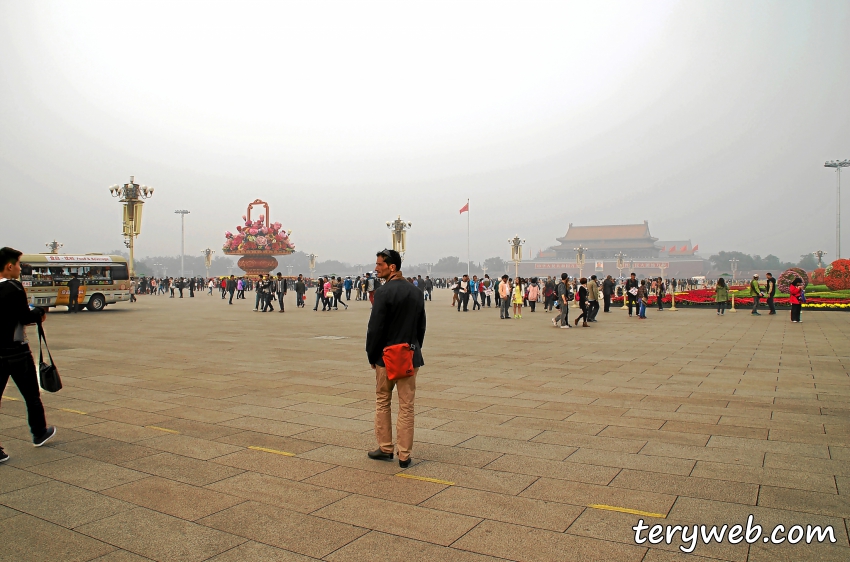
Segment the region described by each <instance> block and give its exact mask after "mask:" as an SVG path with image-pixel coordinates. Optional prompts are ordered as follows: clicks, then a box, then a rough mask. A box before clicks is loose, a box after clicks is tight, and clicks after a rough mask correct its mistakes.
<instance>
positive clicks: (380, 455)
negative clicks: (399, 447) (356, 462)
mask: <svg viewBox="0 0 850 562" xmlns="http://www.w3.org/2000/svg"><path fill="white" fill-rule="evenodd" d="M367 454H368V455H369V458H370V459H373V460H376V461H391V460H393V454H392V453H385V452H383V451H382V450H380V449H375V450H374V451H369V452H368V453H367Z"/></svg>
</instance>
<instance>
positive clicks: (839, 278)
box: [824, 260, 850, 291]
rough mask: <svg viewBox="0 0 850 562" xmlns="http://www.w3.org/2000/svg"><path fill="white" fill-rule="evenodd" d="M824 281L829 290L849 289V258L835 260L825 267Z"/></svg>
mask: <svg viewBox="0 0 850 562" xmlns="http://www.w3.org/2000/svg"><path fill="white" fill-rule="evenodd" d="M824 283H825V284H826V286H827V287H829V290H830V291H840V290H842V289H850V260H835V261H834V262H832V263H831V264H830V266H829V267H827V268H826V271H825V273H824Z"/></svg>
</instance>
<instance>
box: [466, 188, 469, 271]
mask: <svg viewBox="0 0 850 562" xmlns="http://www.w3.org/2000/svg"><path fill="white" fill-rule="evenodd" d="M466 276H467V277H469V198H468V197H467V199H466Z"/></svg>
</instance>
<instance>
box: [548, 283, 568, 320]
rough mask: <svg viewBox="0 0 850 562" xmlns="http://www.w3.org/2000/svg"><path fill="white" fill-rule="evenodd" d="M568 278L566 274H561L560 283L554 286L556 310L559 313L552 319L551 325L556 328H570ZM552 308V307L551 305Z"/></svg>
mask: <svg viewBox="0 0 850 562" xmlns="http://www.w3.org/2000/svg"><path fill="white" fill-rule="evenodd" d="M569 279H570V276H569V275H567V274H566V273H562V274H561V281H560V282H559V283H558V284H557V285H555V297H556V299H557V302H558V310H559V311H560V313H559V314H558V315H557V316H556V317H554V318H552V325H553V326H555V327H556V328H569V327H570V286H569V284H568V283H569ZM553 306H554V305H553Z"/></svg>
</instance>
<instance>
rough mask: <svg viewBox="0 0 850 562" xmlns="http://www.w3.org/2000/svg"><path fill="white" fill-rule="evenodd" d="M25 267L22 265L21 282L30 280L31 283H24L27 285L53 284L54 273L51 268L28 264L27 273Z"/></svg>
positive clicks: (42, 285)
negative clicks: (26, 273) (27, 273)
mask: <svg viewBox="0 0 850 562" xmlns="http://www.w3.org/2000/svg"><path fill="white" fill-rule="evenodd" d="M24 267H25V266H24V265H21V282H22V283H23V282H24V281H28V282H30V285H24V286H25V287H50V286H52V285H53V275H52V273H51V270H50V268H47V267H33V266H32V265H29V264H26V270H27V271H29V275H25V274H24ZM54 269H55V268H54Z"/></svg>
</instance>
